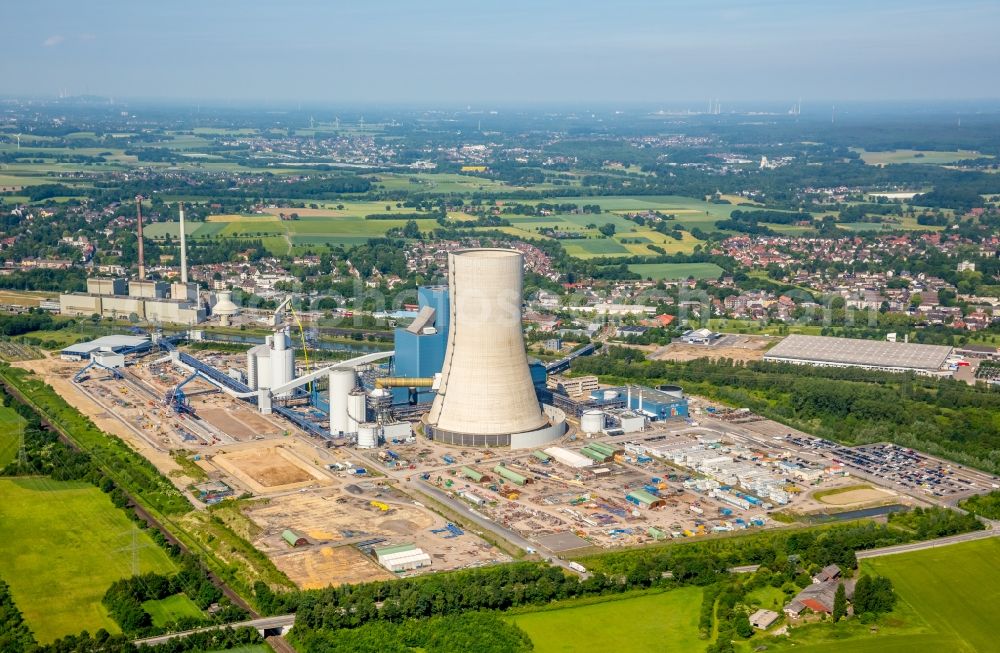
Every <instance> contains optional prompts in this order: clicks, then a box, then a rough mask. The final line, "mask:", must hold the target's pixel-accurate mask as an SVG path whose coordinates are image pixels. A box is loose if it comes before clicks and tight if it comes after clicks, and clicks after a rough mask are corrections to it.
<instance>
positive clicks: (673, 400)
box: [590, 385, 688, 421]
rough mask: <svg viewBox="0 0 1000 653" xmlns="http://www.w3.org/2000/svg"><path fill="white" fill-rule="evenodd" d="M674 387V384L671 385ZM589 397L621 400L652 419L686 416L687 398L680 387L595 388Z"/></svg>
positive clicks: (627, 406)
mask: <svg viewBox="0 0 1000 653" xmlns="http://www.w3.org/2000/svg"><path fill="white" fill-rule="evenodd" d="M672 387H674V388H676V386H672ZM590 397H591V399H594V400H600V401H606V402H607V401H619V402H620V401H622V400H624V402H625V408H627V409H629V410H631V411H634V412H635V413H638V414H640V415H644V416H646V417H648V418H650V419H651V420H653V421H662V420H666V419H671V418H673V417H681V418H685V417H687V416H688V400H687V398H686V397H684V396H683V394H682V393H681V392H680V388H676V389H675V390H672V391H665V390H654V389H653V388H646V387H642V386H637V385H633V386H619V387H617V388H607V389H604V390H595V391H593V392H591V393H590Z"/></svg>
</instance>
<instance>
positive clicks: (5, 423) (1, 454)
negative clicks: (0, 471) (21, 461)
mask: <svg viewBox="0 0 1000 653" xmlns="http://www.w3.org/2000/svg"><path fill="white" fill-rule="evenodd" d="M23 428H24V419H23V418H22V417H21V416H20V415H18V414H17V413H16V412H15V411H14V409H13V408H9V407H7V406H4V405H3V404H2V403H0V467H5V466H6V465H7V463H9V462H10V461H12V460H14V456H16V455H17V449H18V447H19V446H21V431H22V429H23Z"/></svg>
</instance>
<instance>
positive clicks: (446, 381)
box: [428, 249, 547, 436]
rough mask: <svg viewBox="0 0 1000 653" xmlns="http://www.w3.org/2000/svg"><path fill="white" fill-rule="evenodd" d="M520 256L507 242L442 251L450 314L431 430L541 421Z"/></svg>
mask: <svg viewBox="0 0 1000 653" xmlns="http://www.w3.org/2000/svg"><path fill="white" fill-rule="evenodd" d="M523 267H524V257H523V256H522V254H521V253H520V252H518V251H515V250H510V249H468V250H460V251H457V252H452V253H450V254H449V255H448V286H449V294H450V298H451V301H450V310H451V315H450V320H449V324H450V326H449V329H448V344H447V348H446V352H445V358H444V360H445V363H444V368H443V369H442V371H441V383H440V388H439V390H438V394H437V396H436V397H435V398H434V404H433V405H432V407H431V411H430V413H429V415H428V424H430V425H431V426H432V427H433V429H434V430H439V431H450V432H452V433H460V434H470V435H485V436H492V435H497V436H502V435H509V434H515V433H524V432H529V431H535V430H538V429H541V428H543V427H544V426H545V425H546V424H547V422H546V419H545V416H544V415H543V414H542V411H541V408H540V406H539V403H538V399H537V397H536V396H535V388H534V385H532V383H531V373H530V372H529V370H528V358H527V355H526V353H525V349H524V336H523V332H522V325H521V302H522V282H523V279H522V275H523Z"/></svg>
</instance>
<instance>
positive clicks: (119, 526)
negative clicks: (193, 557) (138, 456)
mask: <svg viewBox="0 0 1000 653" xmlns="http://www.w3.org/2000/svg"><path fill="white" fill-rule="evenodd" d="M132 529H133V526H132V522H131V521H129V519H128V518H127V517H126V516H125V513H124V512H122V511H121V510H119V509H117V508H115V507H114V506H113V505H112V504H111V499H110V498H108V496H107V495H106V494H104V493H103V492H101V491H100V490H98V489H97V488H95V487H94V486H92V485H90V484H88V483H78V482H60V481H53V480H52V479H49V478H29V479H9V478H8V479H0V577H2V578H3V579H4V580H5V581H7V582H8V583H9V584H10V588H11V593H12V594H13V596H14V601H15V603H17V606H18V607H19V608H20V609H21V612H23V613H24V618H25V620H26V621H27V623H28V625H29V626H30V627H31V630H32V632H34V633H35V637H36V638H37V639H38V640H39V641H40V642H43V643H44V642H51V641H52V640H54V639H57V638H59V637H62V636H64V635H69V634H76V633H79V632H80V631H81V630H83V629H87V630H89V631H90V632H92V633H93V632H95V631H97V630H98V629H100V628H105V629H107V630H108V631H109V632H114V633H117V632H119V629H118V626H117V625H116V624H115V622H114V621H112V620H111V619H110V618H109V617H108V615H107V611H106V610H105V609H104V607H103V606H102V605H101V597H102V596H104V592H105V591H106V590H107V588H108V587H109V586H110V585H111V583H112V582H114V581H116V580H118V579H120V578H124V577H127V576H130V575H131V573H132V553H131V551H130V550H129V549H128V547H129V546H130V545H131V543H132ZM137 542H138V544H139V545H140V546H142V547H143V548H141V549H139V567H140V572H147V571H157V572H161V573H169V572H172V571H174V570H175V569H176V567H175V565H174V564H173V563H172V562H171V561H170V559H169V558H167V555H166V553H164V552H163V550H162V549H160V548H159V547H158V546H156V545H155V544H154V543H153V541H152V540H151V539H150V538H149V537H148V536H147V535H145V534H143V533H140V534H139V536H138V539H137Z"/></svg>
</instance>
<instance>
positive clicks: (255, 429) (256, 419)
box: [192, 400, 281, 440]
mask: <svg viewBox="0 0 1000 653" xmlns="http://www.w3.org/2000/svg"><path fill="white" fill-rule="evenodd" d="M229 401H230V402H232V400H229ZM192 404H194V405H195V411H196V412H197V414H198V416H199V417H201V418H202V419H204V420H207V421H208V422H209V423H211V424H212V425H213V426H215V427H216V428H218V429H219V430H221V431H224V432H225V433H227V434H228V435H231V436H233V437H234V438H236V439H237V440H250V439H253V438H255V437H257V436H261V437H265V438H269V437H278V436H279V435H281V430H280V429H279V428H278V427H277V426H276V425H275V424H274V423H272V422H270V421H268V420H266V419H263V418H261V417H260V416H259V415H258V414H256V413H254V412H253V411H250V410H240V411H238V412H237V411H234V410H232V409H226V408H219V407H213V408H208V407H205V406H206V404H205V402H203V401H202V402H195V401H192ZM199 406H200V407H199Z"/></svg>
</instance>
